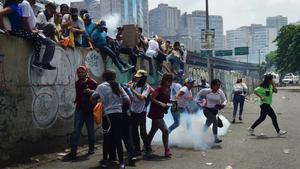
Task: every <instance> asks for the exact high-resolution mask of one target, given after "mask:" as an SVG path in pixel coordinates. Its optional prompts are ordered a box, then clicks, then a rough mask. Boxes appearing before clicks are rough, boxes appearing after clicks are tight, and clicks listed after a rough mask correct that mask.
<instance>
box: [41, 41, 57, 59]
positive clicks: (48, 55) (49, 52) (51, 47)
mask: <svg viewBox="0 0 300 169" xmlns="http://www.w3.org/2000/svg"><path fill="white" fill-rule="evenodd" d="M42 44H43V45H45V46H46V49H45V52H44V55H43V59H42V64H49V63H50V62H51V60H52V58H53V56H54V52H55V43H54V42H53V41H52V40H50V39H48V38H46V39H44V38H43V39H42Z"/></svg>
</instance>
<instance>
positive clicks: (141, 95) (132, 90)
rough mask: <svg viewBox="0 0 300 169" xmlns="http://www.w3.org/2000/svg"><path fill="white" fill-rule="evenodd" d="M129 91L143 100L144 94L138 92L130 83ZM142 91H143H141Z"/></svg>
mask: <svg viewBox="0 0 300 169" xmlns="http://www.w3.org/2000/svg"><path fill="white" fill-rule="evenodd" d="M130 90H131V92H132V93H133V94H134V95H135V96H136V97H137V98H138V99H139V100H145V99H146V96H144V95H143V94H140V93H138V92H137V91H136V90H135V89H134V88H133V85H131V87H130ZM142 92H143V91H142Z"/></svg>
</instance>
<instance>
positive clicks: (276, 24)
mask: <svg viewBox="0 0 300 169" xmlns="http://www.w3.org/2000/svg"><path fill="white" fill-rule="evenodd" d="M287 24H288V18H287V17H283V16H273V17H267V19H266V25H267V27H269V28H276V29H277V30H278V31H279V30H280V28H281V27H283V26H285V25H287Z"/></svg>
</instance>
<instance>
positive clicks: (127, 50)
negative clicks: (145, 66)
mask: <svg viewBox="0 0 300 169" xmlns="http://www.w3.org/2000/svg"><path fill="white" fill-rule="evenodd" d="M119 53H123V54H127V55H129V58H130V60H131V64H132V65H133V66H134V67H136V63H137V57H136V55H135V53H134V52H133V49H131V48H120V49H119Z"/></svg>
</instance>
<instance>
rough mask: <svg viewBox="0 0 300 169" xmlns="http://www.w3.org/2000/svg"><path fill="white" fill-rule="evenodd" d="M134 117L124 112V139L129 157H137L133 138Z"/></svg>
mask: <svg viewBox="0 0 300 169" xmlns="http://www.w3.org/2000/svg"><path fill="white" fill-rule="evenodd" d="M131 129H132V119H131V117H130V116H129V115H128V113H123V127H122V140H123V142H124V145H125V147H126V150H127V153H128V156H129V157H135V152H134V148H133V139H132V130H131Z"/></svg>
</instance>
